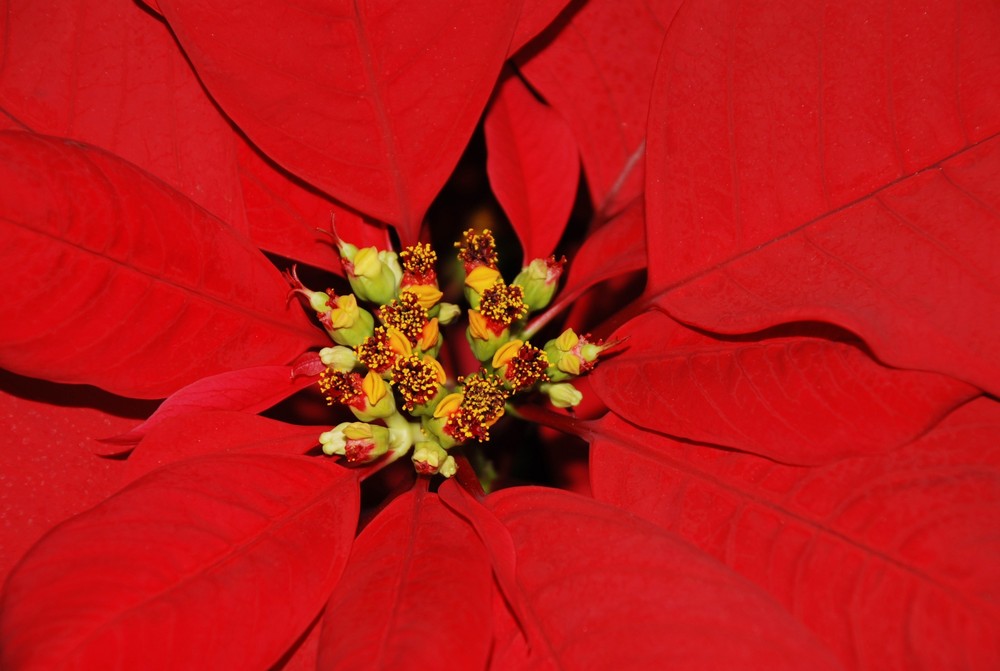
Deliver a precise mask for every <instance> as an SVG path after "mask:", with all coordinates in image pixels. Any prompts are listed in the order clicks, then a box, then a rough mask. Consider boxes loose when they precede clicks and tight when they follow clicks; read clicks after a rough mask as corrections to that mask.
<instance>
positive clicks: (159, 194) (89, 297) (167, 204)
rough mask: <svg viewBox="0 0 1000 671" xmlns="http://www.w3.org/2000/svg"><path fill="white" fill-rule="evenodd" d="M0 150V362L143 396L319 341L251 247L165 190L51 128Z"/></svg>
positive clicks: (285, 355)
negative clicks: (52, 134) (0, 239)
mask: <svg viewBox="0 0 1000 671" xmlns="http://www.w3.org/2000/svg"><path fill="white" fill-rule="evenodd" d="M0 151H2V154H3V155H4V157H5V160H3V161H2V163H0V185H2V187H0V188H2V191H3V194H4V195H3V198H0V204H2V208H3V221H4V226H3V229H4V237H5V238H6V240H5V244H4V245H3V246H2V248H0V291H2V293H3V295H4V296H7V297H9V299H8V300H7V301H5V302H4V303H3V305H2V307H0V324H3V328H2V331H0V344H2V345H3V348H2V354H0V364H2V365H3V366H5V367H7V368H9V369H10V370H13V371H15V372H19V373H23V374H27V375H32V376H35V377H45V378H48V379H51V380H54V381H60V382H87V383H90V384H95V385H98V386H101V387H103V388H105V389H108V390H109V391H113V392H116V393H121V394H126V395H130V396H138V397H145V398H156V397H161V396H166V395H168V394H170V393H171V392H173V391H175V390H176V389H178V388H180V387H182V386H184V385H185V384H188V383H190V382H192V381H194V380H196V379H198V378H200V377H203V376H206V375H213V374H216V373H220V372H223V371H226V370H231V369H234V368H244V367H247V366H256V365H263V364H278V363H286V362H287V361H289V360H290V359H292V358H293V357H294V356H295V355H296V354H299V353H300V352H302V350H304V349H306V348H308V347H309V346H310V345H312V344H313V343H316V342H318V334H319V332H318V330H316V329H314V328H312V327H311V326H310V325H309V323H308V321H307V320H306V319H305V317H304V314H303V313H302V312H300V311H299V310H297V309H296V310H286V308H285V304H286V300H285V299H286V296H287V293H288V288H287V284H285V282H284V280H283V279H282V277H281V275H280V274H279V273H278V272H277V270H275V269H274V267H273V266H272V265H271V264H270V263H269V262H268V261H267V260H266V259H265V258H264V257H263V256H262V255H261V254H260V252H259V251H258V250H257V249H256V248H254V247H253V246H252V245H250V243H249V242H247V241H246V240H245V239H243V238H241V237H239V236H238V235H237V234H235V233H234V232H233V231H232V230H231V229H229V228H227V227H226V226H225V225H224V224H222V223H221V222H220V221H218V220H216V219H214V218H212V217H211V216H209V215H208V214H206V213H205V212H204V211H203V210H201V209H200V208H198V207H197V206H196V205H194V204H193V203H191V202H190V201H188V200H186V199H185V198H183V197H182V196H180V195H179V194H177V193H176V192H174V191H173V190H170V189H169V188H167V187H165V186H164V185H163V184H161V183H159V182H156V181H153V180H152V179H150V178H149V177H147V176H146V175H144V174H143V173H141V172H139V171H137V170H136V169H135V168H133V167H132V166H130V165H129V164H127V163H124V162H122V161H120V160H119V159H116V158H115V157H113V156H110V155H108V154H105V153H103V152H101V151H98V150H94V149H88V148H84V147H80V146H79V145H76V144H74V143H68V142H64V141H59V140H55V139H52V138H43V137H39V136H33V135H30V134H27V133H4V134H0ZM165 352H170V356H169V357H167V356H165V355H164V353H165Z"/></svg>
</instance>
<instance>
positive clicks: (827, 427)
mask: <svg viewBox="0 0 1000 671" xmlns="http://www.w3.org/2000/svg"><path fill="white" fill-rule="evenodd" d="M614 337H615V338H616V339H618V338H628V340H627V341H626V342H625V344H624V351H623V352H622V353H620V354H618V355H617V356H614V357H611V358H610V359H609V360H607V361H604V362H602V363H601V364H600V365H599V366H598V367H597V369H596V370H595V371H594V373H593V374H592V377H593V378H594V389H595V390H596V391H597V393H598V394H599V395H600V397H601V399H602V400H603V401H604V402H605V403H606V404H607V405H608V407H610V408H611V409H612V410H614V411H615V412H616V413H617V414H618V415H619V416H621V417H622V418H624V419H626V420H628V421H630V422H632V423H635V424H637V425H639V426H641V427H643V428H645V429H649V430H653V431H658V432H661V433H666V434H669V435H672V436H675V437H681V438H686V439H689V440H694V441H700V442H706V443H713V444H716V445H722V446H725V447H728V448H736V449H739V450H745V451H748V452H754V453H756V454H759V455H761V456H765V457H769V458H771V459H776V460H778V461H781V462H784V463H793V464H822V463H827V462H830V461H836V460H837V459H842V458H845V457H852V456H860V455H867V454H874V453H879V452H884V451H886V450H892V449H894V448H896V447H899V446H900V445H903V444H905V443H908V442H909V441H910V440H912V439H913V438H914V437H916V436H917V435H919V434H921V433H923V432H924V431H926V430H927V429H928V428H930V427H931V426H933V425H934V424H936V423H937V422H938V421H940V419H941V418H942V417H944V416H945V415H946V414H948V413H949V412H950V411H951V410H953V409H954V408H956V407H957V406H959V405H960V404H962V403H964V402H966V401H967V400H969V399H970V398H972V397H973V396H976V395H977V394H978V393H979V391H978V390H977V389H976V388H975V387H973V386H971V385H968V384H965V383H963V382H960V381H958V380H954V379H952V378H949V377H945V376H943V375H936V374H934V373H923V372H918V371H909V370H899V369H894V368H886V367H885V366H882V365H880V364H878V363H877V362H875V361H873V360H872V359H871V358H870V357H869V356H868V355H867V354H865V353H864V352H863V351H862V350H861V349H859V346H858V343H857V342H852V340H851V339H850V338H849V337H848V334H845V333H843V332H838V331H837V330H836V329H831V328H829V327H824V326H823V325H814V327H813V329H812V333H810V331H809V330H807V329H806V328H804V327H803V328H801V329H800V331H799V332H796V331H795V330H791V331H790V332H789V333H787V334H782V333H781V332H776V333H774V334H773V335H771V336H769V337H768V336H767V335H766V334H764V335H762V336H760V337H753V336H750V337H739V338H725V337H721V336H712V335H710V334H705V333H700V332H698V331H694V330H692V329H689V328H687V327H685V326H683V325H681V324H678V323H677V322H676V321H674V320H673V319H671V318H670V317H668V316H666V315H664V314H663V313H661V312H658V311H656V310H653V311H650V312H647V313H645V314H643V315H640V316H639V317H636V318H635V319H633V320H632V321H630V322H629V323H628V324H627V325H626V326H625V327H623V328H622V329H619V330H618V331H616V332H615V335H614Z"/></svg>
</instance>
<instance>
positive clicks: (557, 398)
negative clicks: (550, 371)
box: [538, 382, 583, 408]
mask: <svg viewBox="0 0 1000 671" xmlns="http://www.w3.org/2000/svg"><path fill="white" fill-rule="evenodd" d="M538 389H539V390H540V391H541V392H542V393H543V394H545V395H546V396H548V397H549V402H551V403H552V405H554V406H556V407H557V408H575V407H576V406H578V405H580V402H581V401H582V400H583V394H582V393H581V392H580V390H579V389H577V388H576V387H574V386H573V385H572V384H571V383H569V382H560V383H558V384H542V385H539V387H538Z"/></svg>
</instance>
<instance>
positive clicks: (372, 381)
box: [350, 371, 396, 422]
mask: <svg viewBox="0 0 1000 671" xmlns="http://www.w3.org/2000/svg"><path fill="white" fill-rule="evenodd" d="M361 390H362V391H363V392H364V395H365V409H364V410H358V409H357V408H355V407H354V406H350V409H351V413H353V414H354V416H355V417H357V418H358V419H359V420H361V421H362V422H370V421H372V420H373V419H385V418H386V417H390V416H392V415H395V414H396V401H395V400H394V399H393V395H392V390H391V389H390V388H389V387H388V385H386V383H385V380H383V379H382V377H381V376H380V375H378V374H377V373H376V372H375V371H368V374H367V375H365V378H364V381H362V383H361Z"/></svg>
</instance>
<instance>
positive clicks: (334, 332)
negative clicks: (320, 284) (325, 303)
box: [320, 294, 375, 347]
mask: <svg viewBox="0 0 1000 671" xmlns="http://www.w3.org/2000/svg"><path fill="white" fill-rule="evenodd" d="M320 323H322V324H323V327H324V328H326V332H327V333H328V334H329V335H330V338H332V339H333V341H334V342H335V343H337V344H338V345H344V346H345V347H357V346H358V345H360V344H361V343H362V342H363V341H364V339H365V338H367V337H368V336H370V335H371V334H372V333H374V332H375V318H374V317H372V314H371V313H370V312H368V310H365V309H364V308H361V307H358V299H357V298H355V296H354V295H353V294H347V295H346V296H337V299H336V300H335V301H334V303H333V309H332V310H330V311H329V312H326V313H323V314H321V315H320Z"/></svg>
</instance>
